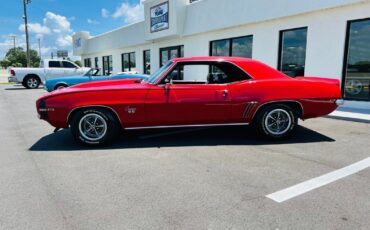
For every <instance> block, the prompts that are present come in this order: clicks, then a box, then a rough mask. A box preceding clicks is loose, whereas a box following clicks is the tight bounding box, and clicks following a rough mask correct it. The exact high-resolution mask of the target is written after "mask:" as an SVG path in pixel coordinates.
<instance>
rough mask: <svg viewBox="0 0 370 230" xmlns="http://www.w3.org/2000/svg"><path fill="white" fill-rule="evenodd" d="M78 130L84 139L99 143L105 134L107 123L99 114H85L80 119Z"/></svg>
mask: <svg viewBox="0 0 370 230" xmlns="http://www.w3.org/2000/svg"><path fill="white" fill-rule="evenodd" d="M78 128H79V131H80V134H81V135H82V136H83V137H84V138H85V139H87V140H89V141H99V140H101V139H102V138H103V137H104V136H105V134H106V132H107V122H106V121H105V119H104V118H103V117H102V116H100V115H99V114H86V115H85V116H83V117H82V118H81V120H80V122H79V126H78Z"/></svg>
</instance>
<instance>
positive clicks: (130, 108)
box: [126, 106, 136, 114]
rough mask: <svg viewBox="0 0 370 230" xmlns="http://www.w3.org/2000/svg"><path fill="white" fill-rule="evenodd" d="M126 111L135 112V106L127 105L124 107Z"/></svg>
mask: <svg viewBox="0 0 370 230" xmlns="http://www.w3.org/2000/svg"><path fill="white" fill-rule="evenodd" d="M126 112H127V113H129V114H134V113H136V108H132V107H130V106H127V107H126Z"/></svg>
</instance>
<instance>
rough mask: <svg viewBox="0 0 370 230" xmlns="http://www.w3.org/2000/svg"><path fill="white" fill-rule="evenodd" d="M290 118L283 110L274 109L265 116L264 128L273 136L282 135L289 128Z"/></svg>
mask: <svg viewBox="0 0 370 230" xmlns="http://www.w3.org/2000/svg"><path fill="white" fill-rule="evenodd" d="M291 124H292V118H291V116H290V114H289V113H288V112H287V111H286V110H284V109H274V110H272V111H270V112H269V113H268V114H267V117H266V119H265V127H266V129H267V131H268V132H269V133H271V134H274V135H283V134H285V133H286V132H287V131H288V130H289V129H290V127H291Z"/></svg>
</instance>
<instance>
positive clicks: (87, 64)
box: [84, 58, 91, 67]
mask: <svg viewBox="0 0 370 230" xmlns="http://www.w3.org/2000/svg"><path fill="white" fill-rule="evenodd" d="M84 66H85V67H91V58H85V59H84Z"/></svg>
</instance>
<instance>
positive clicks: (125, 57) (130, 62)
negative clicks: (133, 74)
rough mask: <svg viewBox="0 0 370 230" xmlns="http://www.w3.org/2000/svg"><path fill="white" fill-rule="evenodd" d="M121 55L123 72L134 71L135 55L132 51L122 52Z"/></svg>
mask: <svg viewBox="0 0 370 230" xmlns="http://www.w3.org/2000/svg"><path fill="white" fill-rule="evenodd" d="M121 57H122V71H123V72H129V71H136V55H135V53H134V52H132V53H124V54H122V55H121Z"/></svg>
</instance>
